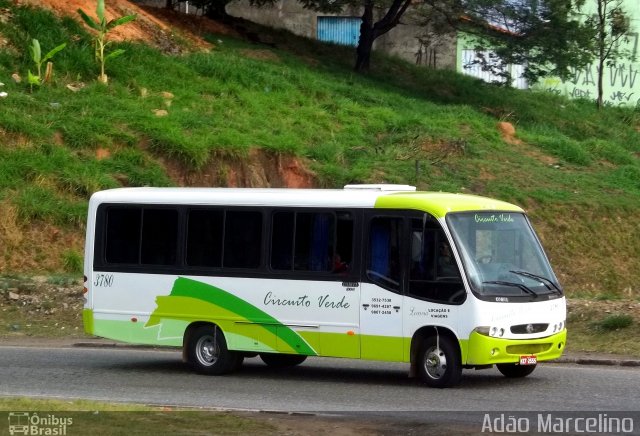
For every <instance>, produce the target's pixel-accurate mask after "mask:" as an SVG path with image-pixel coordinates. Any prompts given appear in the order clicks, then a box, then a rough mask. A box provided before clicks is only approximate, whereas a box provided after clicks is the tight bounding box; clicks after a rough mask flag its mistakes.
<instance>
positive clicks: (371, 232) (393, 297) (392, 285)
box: [360, 214, 404, 361]
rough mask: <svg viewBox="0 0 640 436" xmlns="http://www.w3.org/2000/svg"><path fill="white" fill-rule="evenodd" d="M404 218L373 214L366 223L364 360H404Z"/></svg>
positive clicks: (362, 312)
mask: <svg viewBox="0 0 640 436" xmlns="http://www.w3.org/2000/svg"><path fill="white" fill-rule="evenodd" d="M402 227H403V218H402V217H398V216H390V215H384V214H380V215H376V216H372V217H371V219H370V220H369V221H368V225H367V227H366V228H367V230H368V231H367V237H366V238H365V241H366V254H365V256H364V265H365V269H364V273H363V277H362V289H361V294H360V334H361V341H360V349H361V357H362V358H363V359H375V360H389V361H400V360H403V357H404V356H403V339H402V286H403V285H402V283H403V278H402V277H403V267H402V262H401V259H402V235H403V229H402Z"/></svg>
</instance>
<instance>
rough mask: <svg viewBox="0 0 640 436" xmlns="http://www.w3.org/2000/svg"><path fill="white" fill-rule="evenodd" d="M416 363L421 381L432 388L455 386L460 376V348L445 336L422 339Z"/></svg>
mask: <svg viewBox="0 0 640 436" xmlns="http://www.w3.org/2000/svg"><path fill="white" fill-rule="evenodd" d="M438 346H439V348H438ZM416 363H417V365H418V372H419V374H420V378H421V379H422V381H423V382H424V383H425V384H427V385H428V386H430V387H433V388H448V387H452V386H455V385H457V384H458V383H459V382H460V378H461V377H462V362H461V358H460V350H459V348H458V345H457V344H455V343H454V342H453V341H452V340H451V339H450V338H449V337H447V336H440V339H439V341H438V340H437V338H436V337H435V336H430V337H428V338H425V339H423V341H422V344H421V345H420V348H419V350H418V356H417V362H416Z"/></svg>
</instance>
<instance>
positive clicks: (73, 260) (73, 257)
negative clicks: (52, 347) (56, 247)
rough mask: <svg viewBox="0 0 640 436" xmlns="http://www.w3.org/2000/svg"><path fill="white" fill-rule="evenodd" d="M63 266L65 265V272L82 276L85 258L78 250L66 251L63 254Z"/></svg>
mask: <svg viewBox="0 0 640 436" xmlns="http://www.w3.org/2000/svg"><path fill="white" fill-rule="evenodd" d="M62 264H63V265H64V269H65V271H67V272H69V273H74V274H82V270H83V268H84V266H83V258H82V254H80V253H78V252H77V251H76V250H71V249H70V250H66V251H64V252H63V253H62Z"/></svg>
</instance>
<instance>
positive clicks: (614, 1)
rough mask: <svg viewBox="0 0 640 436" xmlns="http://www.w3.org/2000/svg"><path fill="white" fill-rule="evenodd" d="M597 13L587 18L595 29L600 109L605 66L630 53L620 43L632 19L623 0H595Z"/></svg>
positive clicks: (598, 102)
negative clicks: (623, 6) (623, 4)
mask: <svg viewBox="0 0 640 436" xmlns="http://www.w3.org/2000/svg"><path fill="white" fill-rule="evenodd" d="M594 1H595V2H596V13H595V14H594V15H591V16H589V17H588V18H587V19H586V23H587V25H588V26H590V27H592V28H593V29H594V30H595V35H594V38H593V44H592V45H591V46H590V47H589V48H590V53H591V54H592V55H593V56H594V57H595V60H596V62H597V63H598V67H597V76H598V97H597V99H596V104H597V106H598V109H600V108H602V106H603V75H604V66H605V64H607V65H612V64H614V63H615V62H616V60H618V59H620V58H622V57H626V56H627V54H628V53H626V51H625V50H624V49H623V48H622V45H621V44H620V43H621V42H623V40H624V39H625V38H626V34H627V32H629V27H630V20H629V17H628V15H627V14H626V13H625V11H624V9H623V8H622V2H623V1H622V0H594Z"/></svg>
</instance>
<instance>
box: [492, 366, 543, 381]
mask: <svg viewBox="0 0 640 436" xmlns="http://www.w3.org/2000/svg"><path fill="white" fill-rule="evenodd" d="M496 366H497V367H498V371H500V372H501V373H502V375H504V376H505V377H508V378H522V377H526V376H528V375H529V374H531V373H532V372H533V370H534V369H536V365H516V364H515V363H499V364H497V365H496Z"/></svg>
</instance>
